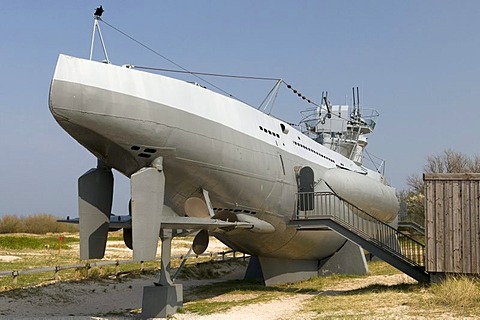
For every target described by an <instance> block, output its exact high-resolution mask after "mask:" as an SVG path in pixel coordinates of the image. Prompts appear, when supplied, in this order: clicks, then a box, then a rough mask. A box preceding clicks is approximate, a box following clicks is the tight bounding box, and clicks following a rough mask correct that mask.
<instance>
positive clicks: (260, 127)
mask: <svg viewBox="0 0 480 320" xmlns="http://www.w3.org/2000/svg"><path fill="white" fill-rule="evenodd" d="M258 128H259V129H260V130H262V131H263V132H265V133H268V134H270V135H272V136H274V137H277V138H280V135H279V134H278V133H275V132H273V131H270V130H268V129H267V128H264V127H262V126H259V127H258Z"/></svg>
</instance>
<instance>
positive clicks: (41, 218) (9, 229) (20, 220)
mask: <svg viewBox="0 0 480 320" xmlns="http://www.w3.org/2000/svg"><path fill="white" fill-rule="evenodd" d="M57 219H58V218H57V217H55V216H53V215H51V214H45V213H42V214H35V215H31V216H26V217H18V216H15V215H5V216H3V217H1V218H0V233H34V234H46V233H49V232H51V233H60V232H77V231H78V228H77V226H76V225H72V224H66V223H60V222H57Z"/></svg>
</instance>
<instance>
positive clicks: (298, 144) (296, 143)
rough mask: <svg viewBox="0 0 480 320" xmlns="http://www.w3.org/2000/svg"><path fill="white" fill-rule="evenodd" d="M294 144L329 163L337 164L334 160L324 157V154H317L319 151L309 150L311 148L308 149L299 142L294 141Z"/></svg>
mask: <svg viewBox="0 0 480 320" xmlns="http://www.w3.org/2000/svg"><path fill="white" fill-rule="evenodd" d="M293 144H295V145H297V146H299V147H302V148H303V149H306V150H308V151H310V152H313V153H315V154H316V155H318V156H320V157H322V158H325V159H327V160H328V161H331V162H333V163H335V161H334V160H332V159H330V158H329V157H326V156H324V155H323V154H321V153H320V152H317V151H315V150H313V149H311V148H309V147H306V146H304V145H303V144H301V143H298V142H297V141H293Z"/></svg>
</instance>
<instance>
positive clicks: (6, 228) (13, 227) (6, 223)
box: [0, 215, 23, 233]
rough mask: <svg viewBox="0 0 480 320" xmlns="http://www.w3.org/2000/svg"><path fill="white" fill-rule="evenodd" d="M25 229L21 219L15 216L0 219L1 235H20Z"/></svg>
mask: <svg viewBox="0 0 480 320" xmlns="http://www.w3.org/2000/svg"><path fill="white" fill-rule="evenodd" d="M22 228H23V221H22V219H21V218H19V217H17V216H14V215H6V216H3V217H2V218H0V233H18V232H21V231H20V230H22Z"/></svg>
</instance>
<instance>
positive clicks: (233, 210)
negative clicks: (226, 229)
mask: <svg viewBox="0 0 480 320" xmlns="http://www.w3.org/2000/svg"><path fill="white" fill-rule="evenodd" d="M213 211H230V212H243V213H250V214H257V213H256V212H255V211H250V210H242V209H222V208H213Z"/></svg>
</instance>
